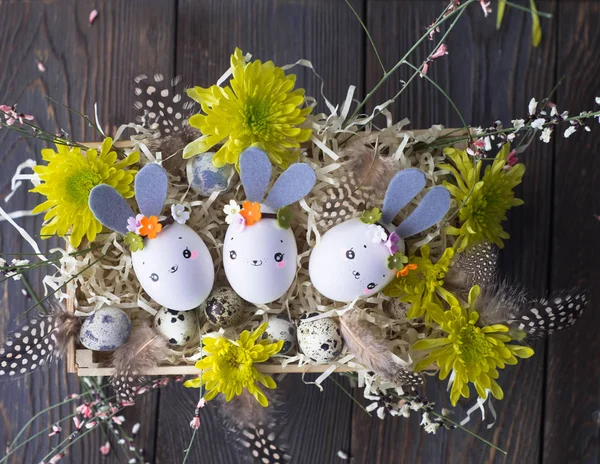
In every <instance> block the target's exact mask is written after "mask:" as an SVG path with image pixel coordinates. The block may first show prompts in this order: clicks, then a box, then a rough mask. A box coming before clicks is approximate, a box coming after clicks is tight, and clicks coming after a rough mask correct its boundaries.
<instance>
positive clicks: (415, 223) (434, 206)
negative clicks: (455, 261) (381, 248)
mask: <svg viewBox="0 0 600 464" xmlns="http://www.w3.org/2000/svg"><path fill="white" fill-rule="evenodd" d="M449 208H450V192H449V191H448V189H447V188H445V187H433V188H432V189H431V190H430V191H429V192H427V194H426V195H425V196H424V197H423V199H422V200H421V203H419V206H417V209H415V210H414V211H413V212H412V213H411V215H410V216H408V217H407V218H406V220H405V221H403V222H402V224H400V225H399V226H398V227H397V228H396V233H397V234H398V235H399V236H400V237H402V238H406V237H410V236H411V235H415V234H418V233H419V232H421V231H423V230H425V229H428V228H429V227H431V226H432V225H434V224H437V223H438V222H440V221H441V220H442V219H443V218H444V216H445V215H446V213H447V212H448V209H449Z"/></svg>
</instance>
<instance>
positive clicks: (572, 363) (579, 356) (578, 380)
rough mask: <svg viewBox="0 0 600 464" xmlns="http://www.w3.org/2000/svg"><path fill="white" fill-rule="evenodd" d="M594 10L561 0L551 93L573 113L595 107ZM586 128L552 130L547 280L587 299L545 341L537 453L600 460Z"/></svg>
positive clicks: (592, 190)
mask: <svg viewBox="0 0 600 464" xmlns="http://www.w3.org/2000/svg"><path fill="white" fill-rule="evenodd" d="M599 15H600V4H598V2H594V1H582V2H569V1H563V0H561V1H560V2H559V8H558V17H559V21H560V26H559V36H558V63H557V75H558V76H563V75H566V76H567V78H566V80H565V83H564V85H563V86H561V88H560V89H559V91H558V94H557V99H556V100H557V104H558V105H559V108H565V109H566V108H569V109H570V110H571V114H579V112H580V111H583V110H588V109H590V108H591V107H593V108H594V110H596V109H597V108H598V105H596V104H595V103H594V98H595V97H597V96H599V95H600V91H599V89H598V80H597V78H596V77H595V76H597V75H598V73H599V72H600V62H599V61H598V52H597V50H598V47H600V30H598V22H597V18H598V16H599ZM573 31H576V33H573ZM590 127H591V129H592V131H591V133H576V134H574V135H572V136H571V137H569V139H568V140H565V139H564V138H563V136H562V132H563V131H564V129H565V128H566V127H563V128H562V130H561V131H560V132H559V134H558V135H557V137H556V146H557V156H556V162H555V165H554V190H553V192H554V207H553V221H552V233H553V240H552V281H551V285H552V288H553V289H560V288H565V287H567V288H568V287H570V286H575V285H577V286H582V287H584V288H588V289H590V290H591V304H590V305H589V306H588V309H587V312H586V313H584V315H583V317H582V318H581V320H580V321H579V322H578V323H577V324H576V325H575V327H573V329H571V330H568V331H566V332H563V333H558V334H556V335H554V336H552V337H551V338H550V339H549V342H548V345H549V350H548V369H547V373H546V378H547V387H546V398H545V402H546V403H545V422H544V425H545V427H544V449H543V457H544V462H551V463H597V462H599V461H600V369H599V368H598V359H599V358H600V338H599V337H598V329H599V328H600V312H598V304H599V303H598V302H599V301H600V290H599V289H598V280H599V279H600V267H599V266H598V262H599V260H600V249H599V248H598V245H597V239H598V236H599V233H600V221H599V220H598V214H599V213H600V190H599V189H598V182H599V181H600V159H599V158H598V156H597V154H598V153H599V152H600V130H599V128H598V122H597V121H593V122H591V123H590Z"/></svg>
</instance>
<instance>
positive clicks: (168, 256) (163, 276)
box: [132, 223, 215, 311]
mask: <svg viewBox="0 0 600 464" xmlns="http://www.w3.org/2000/svg"><path fill="white" fill-rule="evenodd" d="M132 261H133V269H134V270H135V274H136V276H137V278H138V280H139V282H140V284H141V285H142V288H143V289H144V290H145V291H146V293H147V294H148V295H149V296H150V298H152V299H153V300H154V301H156V302H157V303H158V304H159V305H161V306H164V307H166V308H168V309H173V310H175V311H189V310H192V309H194V308H196V307H198V306H200V304H201V303H202V302H203V301H204V300H206V298H207V297H208V295H209V293H210V291H211V289H212V287H213V283H214V280H215V271H214V269H213V262H212V258H211V256H210V252H209V251H208V248H207V247H206V245H205V244H204V242H203V241H202V239H201V238H200V236H199V235H198V234H197V233H196V232H194V231H193V230H192V229H191V228H189V227H188V226H186V225H183V224H178V223H174V224H171V225H169V226H166V227H164V228H163V230H162V231H161V232H160V233H159V234H158V235H157V236H156V238H155V239H152V240H150V239H145V240H144V249H143V250H139V251H136V252H134V253H132Z"/></svg>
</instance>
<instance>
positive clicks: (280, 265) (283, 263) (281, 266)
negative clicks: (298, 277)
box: [277, 259, 285, 269]
mask: <svg viewBox="0 0 600 464" xmlns="http://www.w3.org/2000/svg"><path fill="white" fill-rule="evenodd" d="M277 267H278V268H279V269H283V268H284V267H285V259H283V260H281V262H280V263H277Z"/></svg>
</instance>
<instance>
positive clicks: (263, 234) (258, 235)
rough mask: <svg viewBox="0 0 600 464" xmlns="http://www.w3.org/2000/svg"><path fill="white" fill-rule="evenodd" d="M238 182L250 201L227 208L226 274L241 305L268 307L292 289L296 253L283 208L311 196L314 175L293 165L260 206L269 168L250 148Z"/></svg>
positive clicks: (300, 165)
mask: <svg viewBox="0 0 600 464" xmlns="http://www.w3.org/2000/svg"><path fill="white" fill-rule="evenodd" d="M240 178H241V180H242V185H243V186H244V191H245V193H246V197H247V199H248V200H247V201H245V202H244V205H243V206H244V207H243V209H242V210H239V207H238V206H237V205H236V204H235V202H233V203H232V204H231V205H229V206H226V207H225V210H226V213H228V216H227V222H228V223H229V224H230V225H229V227H228V229H227V233H226V235H225V242H224V244H223V263H224V268H225V275H226V276H227V280H229V284H230V285H231V287H232V288H233V290H235V292H236V293H237V294H238V295H239V296H241V297H242V298H243V299H244V300H246V301H249V302H250V303H253V304H264V303H270V302H272V301H275V300H276V299H278V298H280V297H281V296H282V295H283V294H284V293H285V292H286V291H287V290H288V289H289V288H290V286H291V285H292V282H293V281H294V276H295V275H296V266H297V265H296V259H297V257H298V249H297V246H296V239H295V237H294V234H293V233H292V231H291V230H290V229H289V220H290V216H289V214H290V212H289V210H287V208H286V206H288V205H291V204H292V203H295V202H296V201H299V200H301V199H302V198H303V197H304V196H306V195H307V194H308V193H309V192H310V191H311V189H312V188H313V186H314V185H315V182H316V175H315V172H314V170H313V169H312V168H311V167H310V166H309V165H308V164H305V163H296V164H292V165H291V166H290V167H289V168H288V169H287V170H286V171H284V172H283V173H282V174H281V176H279V178H278V179H277V181H276V182H275V185H273V188H272V189H271V191H270V192H269V194H268V195H267V198H265V200H264V203H262V204H261V203H260V202H261V201H262V199H263V197H264V195H265V193H266V191H267V188H268V186H269V180H270V178H271V163H270V161H269V158H268V157H267V155H266V154H265V152H263V151H262V150H260V149H258V148H254V147H252V148H248V149H247V150H245V151H244V152H243V153H242V155H241V156H240ZM286 216H287V217H286Z"/></svg>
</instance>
